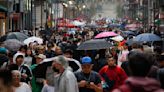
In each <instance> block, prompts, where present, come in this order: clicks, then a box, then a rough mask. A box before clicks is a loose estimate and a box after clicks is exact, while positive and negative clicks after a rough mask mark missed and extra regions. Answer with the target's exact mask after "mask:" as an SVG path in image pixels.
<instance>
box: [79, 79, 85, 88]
mask: <svg viewBox="0 0 164 92" xmlns="http://www.w3.org/2000/svg"><path fill="white" fill-rule="evenodd" d="M86 84H87V82H86V81H85V80H82V81H80V82H79V87H85V86H86Z"/></svg>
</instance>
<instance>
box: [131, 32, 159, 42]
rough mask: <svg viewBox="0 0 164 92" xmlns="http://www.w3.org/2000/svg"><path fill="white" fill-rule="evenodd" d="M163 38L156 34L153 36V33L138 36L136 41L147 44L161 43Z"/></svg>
mask: <svg viewBox="0 0 164 92" xmlns="http://www.w3.org/2000/svg"><path fill="white" fill-rule="evenodd" d="M160 40H161V38H160V37H159V36H157V35H155V34H152V33H143V34H140V35H138V36H136V37H135V38H134V41H140V42H142V41H146V42H149V41H160Z"/></svg>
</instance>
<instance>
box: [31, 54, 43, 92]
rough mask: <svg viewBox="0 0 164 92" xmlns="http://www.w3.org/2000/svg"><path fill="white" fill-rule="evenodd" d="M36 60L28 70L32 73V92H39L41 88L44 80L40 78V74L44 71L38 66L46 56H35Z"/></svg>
mask: <svg viewBox="0 0 164 92" xmlns="http://www.w3.org/2000/svg"><path fill="white" fill-rule="evenodd" d="M35 58H36V64H34V65H32V66H31V67H30V68H31V70H32V73H33V77H32V81H31V86H32V92H41V90H42V87H43V82H44V80H45V79H44V78H42V76H41V74H42V72H43V71H44V70H43V69H45V68H43V67H38V65H39V64H41V63H42V61H43V60H44V59H46V56H45V55H43V54H39V55H36V56H35Z"/></svg>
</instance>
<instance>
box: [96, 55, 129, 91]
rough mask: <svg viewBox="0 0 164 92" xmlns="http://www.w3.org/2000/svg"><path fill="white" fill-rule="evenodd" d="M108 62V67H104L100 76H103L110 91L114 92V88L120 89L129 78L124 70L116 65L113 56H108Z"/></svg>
mask: <svg viewBox="0 0 164 92" xmlns="http://www.w3.org/2000/svg"><path fill="white" fill-rule="evenodd" d="M106 60H107V63H108V65H106V66H104V67H103V68H102V69H101V70H100V71H99V74H100V75H101V76H102V79H103V80H104V81H105V82H106V83H107V85H108V87H109V88H108V89H107V90H108V91H109V92H110V91H112V90H113V89H114V88H117V87H119V86H120V85H122V84H123V82H124V81H125V79H126V78H127V75H126V73H125V72H124V70H123V69H122V68H120V67H119V66H117V65H116V60H115V59H114V58H113V57H112V56H111V55H106Z"/></svg>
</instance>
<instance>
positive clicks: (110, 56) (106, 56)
mask: <svg viewBox="0 0 164 92" xmlns="http://www.w3.org/2000/svg"><path fill="white" fill-rule="evenodd" d="M105 58H106V59H108V58H113V56H112V55H111V54H106V55H105ZM113 59H114V58H113Z"/></svg>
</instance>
